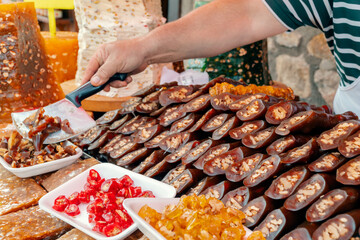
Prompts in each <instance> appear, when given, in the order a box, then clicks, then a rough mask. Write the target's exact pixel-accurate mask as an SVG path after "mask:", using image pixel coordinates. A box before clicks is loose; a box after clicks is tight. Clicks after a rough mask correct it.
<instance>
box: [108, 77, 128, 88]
mask: <svg viewBox="0 0 360 240" xmlns="http://www.w3.org/2000/svg"><path fill="white" fill-rule="evenodd" d="M131 81H132V78H131V77H127V78H126V79H125V81H113V82H111V83H110V86H111V87H114V88H121V87H126V86H127V85H128V84H129V83H131Z"/></svg>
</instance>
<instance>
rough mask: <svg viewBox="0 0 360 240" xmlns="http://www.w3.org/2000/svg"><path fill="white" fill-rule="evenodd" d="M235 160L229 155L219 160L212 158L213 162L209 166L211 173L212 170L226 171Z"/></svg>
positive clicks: (218, 158)
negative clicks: (210, 166)
mask: <svg viewBox="0 0 360 240" xmlns="http://www.w3.org/2000/svg"><path fill="white" fill-rule="evenodd" d="M235 158H236V157H235V156H232V155H231V154H229V155H227V156H226V157H224V158H220V157H217V158H214V160H213V162H212V164H211V165H212V167H213V168H212V171H211V172H213V171H214V168H219V169H222V170H226V169H227V168H228V167H230V166H231V165H232V164H233V163H234V160H235Z"/></svg>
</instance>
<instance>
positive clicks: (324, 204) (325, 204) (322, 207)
mask: <svg viewBox="0 0 360 240" xmlns="http://www.w3.org/2000/svg"><path fill="white" fill-rule="evenodd" d="M342 199H344V196H343V195H341V194H336V195H335V196H333V195H331V194H330V195H329V196H328V197H326V198H322V199H321V200H320V202H318V203H317V204H315V209H316V212H317V214H318V215H319V216H324V215H325V214H326V211H327V210H328V209H329V208H331V207H332V206H334V204H335V202H337V201H340V200H342ZM317 214H316V213H313V216H314V217H317Z"/></svg>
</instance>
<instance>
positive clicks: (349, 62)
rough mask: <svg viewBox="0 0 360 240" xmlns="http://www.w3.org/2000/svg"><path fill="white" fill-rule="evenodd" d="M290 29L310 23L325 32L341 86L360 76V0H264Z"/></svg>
mask: <svg viewBox="0 0 360 240" xmlns="http://www.w3.org/2000/svg"><path fill="white" fill-rule="evenodd" d="M264 2H265V4H266V5H267V6H268V7H269V9H270V10H271V11H272V12H273V14H274V16H275V17H276V18H277V19H278V20H279V21H280V22H281V23H282V24H283V25H284V26H286V27H287V28H288V29H290V30H294V29H296V28H298V27H301V26H304V25H308V26H312V27H316V28H319V29H320V30H322V31H323V32H324V33H325V37H326V41H327V44H328V45H329V47H330V50H331V52H332V53H333V55H334V56H335V61H336V66H337V71H338V73H339V75H340V78H341V81H340V86H341V87H346V86H348V85H349V84H351V83H352V82H354V81H355V80H356V79H358V78H359V77H360V0H264Z"/></svg>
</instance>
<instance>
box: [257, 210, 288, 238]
mask: <svg viewBox="0 0 360 240" xmlns="http://www.w3.org/2000/svg"><path fill="white" fill-rule="evenodd" d="M282 223H283V219H281V218H279V219H277V218H276V217H275V215H274V214H271V215H270V216H269V219H268V221H267V222H266V224H265V226H263V227H262V228H261V229H260V231H261V232H262V233H263V234H264V237H265V238H266V237H268V236H269V235H270V234H271V233H273V232H276V231H277V230H279V227H280V226H281V224H282Z"/></svg>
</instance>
